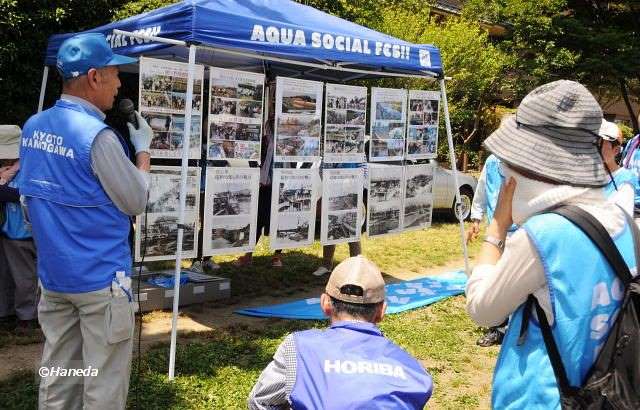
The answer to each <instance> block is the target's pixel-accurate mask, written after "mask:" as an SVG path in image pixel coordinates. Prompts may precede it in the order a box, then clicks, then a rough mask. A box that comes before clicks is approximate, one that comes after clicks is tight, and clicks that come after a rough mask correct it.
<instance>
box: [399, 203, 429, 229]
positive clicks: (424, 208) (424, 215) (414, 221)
mask: <svg viewBox="0 0 640 410" xmlns="http://www.w3.org/2000/svg"><path fill="white" fill-rule="evenodd" d="M429 223H431V204H430V203H424V202H420V201H416V202H409V203H407V204H405V207H404V221H403V225H404V227H405V228H412V227H416V226H421V225H425V224H429Z"/></svg>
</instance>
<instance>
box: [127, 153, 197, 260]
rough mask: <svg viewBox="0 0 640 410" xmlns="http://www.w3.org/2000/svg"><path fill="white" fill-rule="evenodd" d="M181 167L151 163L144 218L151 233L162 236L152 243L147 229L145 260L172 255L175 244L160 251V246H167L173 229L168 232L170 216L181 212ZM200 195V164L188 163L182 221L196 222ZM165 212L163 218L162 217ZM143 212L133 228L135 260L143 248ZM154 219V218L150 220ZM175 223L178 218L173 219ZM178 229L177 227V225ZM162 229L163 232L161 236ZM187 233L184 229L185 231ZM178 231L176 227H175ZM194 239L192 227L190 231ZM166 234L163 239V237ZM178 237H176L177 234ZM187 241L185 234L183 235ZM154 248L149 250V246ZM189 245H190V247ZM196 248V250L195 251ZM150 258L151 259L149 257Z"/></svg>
mask: <svg viewBox="0 0 640 410" xmlns="http://www.w3.org/2000/svg"><path fill="white" fill-rule="evenodd" d="M180 173H181V170H180V167H179V166H162V165H152V166H151V169H150V170H149V199H148V201H147V210H146V213H147V219H148V221H149V229H153V232H152V233H153V237H154V238H161V240H159V241H158V243H153V242H152V241H151V240H150V238H151V237H152V236H150V234H149V232H150V231H149V229H147V242H146V244H147V252H145V255H146V256H145V260H149V261H152V260H169V259H172V258H174V257H175V244H173V245H172V246H173V247H174V249H173V251H171V252H169V251H167V252H165V253H161V252H163V249H165V250H166V249H169V250H170V245H171V244H170V243H169V242H171V240H172V239H173V236H172V235H173V233H171V232H170V229H169V228H170V225H171V221H172V220H174V219H175V220H176V221H177V218H178V214H179V212H180ZM199 199H200V168H198V167H189V168H188V170H187V185H186V201H185V224H188V225H189V226H191V225H195V223H196V222H197V215H198V210H199ZM163 216H166V218H162V217H163ZM144 218H145V216H144V215H139V216H137V217H136V230H135V244H134V247H135V260H136V261H137V262H139V261H140V260H141V257H142V252H143V251H144V233H145V230H144V226H143V225H144ZM153 221H156V222H153ZM176 224H177V222H176ZM176 229H177V228H176ZM163 232H164V233H165V234H164V236H163ZM185 234H186V232H185ZM176 235H177V230H176ZM191 235H192V237H191V239H190V241H193V231H191ZM162 238H165V239H162ZM176 238H177V237H176ZM185 241H186V238H185ZM150 247H151V248H153V252H152V253H149V251H148V250H149V249H150ZM189 249H192V248H189ZM194 252H195V251H194ZM149 258H153V259H149Z"/></svg>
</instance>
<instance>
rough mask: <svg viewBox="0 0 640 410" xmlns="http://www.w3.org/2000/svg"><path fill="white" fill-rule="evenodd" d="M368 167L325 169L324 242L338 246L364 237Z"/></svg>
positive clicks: (322, 235)
mask: <svg viewBox="0 0 640 410" xmlns="http://www.w3.org/2000/svg"><path fill="white" fill-rule="evenodd" d="M363 190H364V170H363V169H362V168H326V169H324V170H323V172H322V201H321V203H322V213H321V219H320V223H321V225H320V242H321V243H322V244H323V245H335V244H338V243H342V242H353V241H357V240H359V239H360V232H361V225H362V221H363V220H364V215H363V209H364V204H363V199H362V195H363Z"/></svg>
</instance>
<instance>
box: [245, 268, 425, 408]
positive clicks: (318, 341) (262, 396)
mask: <svg viewBox="0 0 640 410" xmlns="http://www.w3.org/2000/svg"><path fill="white" fill-rule="evenodd" d="M384 286H385V284H384V279H383V278H382V273H381V272H380V269H378V267H377V266H376V265H375V264H374V263H373V262H371V261H369V260H368V259H366V258H365V257H363V256H356V257H352V258H348V259H345V260H344V261H343V262H341V263H340V264H339V265H338V266H336V268H335V269H334V270H333V272H332V273H331V276H330V277H329V282H327V286H326V289H325V293H323V294H322V296H321V297H320V306H321V308H322V311H323V312H324V314H325V315H326V316H327V317H329V319H330V322H331V325H330V327H329V328H328V329H325V330H318V329H311V330H307V331H303V332H296V333H294V334H292V335H289V336H288V337H287V338H286V339H285V340H284V342H282V344H281V345H280V347H278V350H277V352H276V354H275V355H274V357H273V361H272V362H271V363H269V365H268V366H267V367H266V369H264V371H263V372H262V374H261V375H260V378H259V379H258V381H257V382H256V384H255V386H254V387H253V390H252V391H251V394H250V396H249V401H248V404H249V408H250V409H274V408H288V407H289V406H290V407H291V408H293V409H346V408H350V409H356V408H357V409H360V408H362V409H364V408H366V409H371V410H375V409H391V408H393V409H422V408H423V407H424V405H425V403H426V402H427V400H429V398H430V397H431V392H432V389H433V384H432V381H431V376H429V374H428V373H427V372H426V371H425V370H424V369H423V368H422V366H421V365H420V363H419V362H418V361H417V360H416V359H414V358H413V357H411V356H410V355H409V354H408V353H407V352H405V351H404V350H402V349H401V348H400V347H398V346H397V345H395V344H394V343H393V342H391V341H390V340H388V339H387V338H385V337H384V336H383V335H382V332H381V331H380V329H378V327H377V326H376V323H379V322H380V321H381V320H382V318H383V316H384V311H385V309H386V302H385V288H384Z"/></svg>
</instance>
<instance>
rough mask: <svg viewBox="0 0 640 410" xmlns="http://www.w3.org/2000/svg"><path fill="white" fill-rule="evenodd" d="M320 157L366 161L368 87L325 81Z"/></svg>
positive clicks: (331, 159)
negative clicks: (321, 155)
mask: <svg viewBox="0 0 640 410" xmlns="http://www.w3.org/2000/svg"><path fill="white" fill-rule="evenodd" d="M325 104H326V106H325V119H324V122H325V127H324V150H323V160H324V162H327V163H359V162H366V156H365V152H364V143H365V124H366V122H367V116H366V113H367V88H366V87H355V86H350V85H341V84H329V83H327V84H326V98H325Z"/></svg>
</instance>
